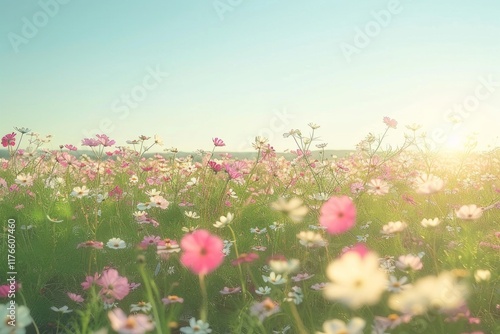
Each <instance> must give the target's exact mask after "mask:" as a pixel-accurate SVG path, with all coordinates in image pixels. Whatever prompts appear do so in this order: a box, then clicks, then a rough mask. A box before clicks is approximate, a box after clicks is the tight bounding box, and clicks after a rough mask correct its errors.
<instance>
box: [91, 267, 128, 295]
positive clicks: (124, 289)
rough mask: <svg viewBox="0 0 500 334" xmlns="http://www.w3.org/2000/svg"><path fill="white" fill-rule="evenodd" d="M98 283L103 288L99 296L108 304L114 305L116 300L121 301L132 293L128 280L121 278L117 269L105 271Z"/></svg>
mask: <svg viewBox="0 0 500 334" xmlns="http://www.w3.org/2000/svg"><path fill="white" fill-rule="evenodd" d="M96 283H97V285H99V286H101V287H102V289H101V291H100V292H99V294H100V295H101V296H102V298H103V300H104V302H106V303H113V302H114V301H115V299H118V300H121V299H123V298H124V297H125V296H126V295H128V293H129V291H130V287H129V285H128V279H127V278H126V277H122V276H120V275H119V274H118V271H117V270H116V269H108V270H106V271H104V272H103V273H102V275H101V277H100V278H99V279H98V280H97V281H96Z"/></svg>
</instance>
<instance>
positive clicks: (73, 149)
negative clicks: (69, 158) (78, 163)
mask: <svg viewBox="0 0 500 334" xmlns="http://www.w3.org/2000/svg"><path fill="white" fill-rule="evenodd" d="M64 147H66V148H67V149H68V150H70V151H76V150H77V148H76V147H75V146H73V145H71V144H66V145H64Z"/></svg>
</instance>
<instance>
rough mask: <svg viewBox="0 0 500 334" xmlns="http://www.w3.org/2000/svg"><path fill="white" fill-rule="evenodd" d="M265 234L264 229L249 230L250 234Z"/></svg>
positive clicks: (265, 230)
mask: <svg viewBox="0 0 500 334" xmlns="http://www.w3.org/2000/svg"><path fill="white" fill-rule="evenodd" d="M266 232H267V229H266V228H265V227H264V228H263V229H262V230H261V229H260V228H258V227H255V228H253V227H252V228H250V233H255V234H264V233H266Z"/></svg>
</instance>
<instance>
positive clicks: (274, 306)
mask: <svg viewBox="0 0 500 334" xmlns="http://www.w3.org/2000/svg"><path fill="white" fill-rule="evenodd" d="M279 311H280V307H279V305H278V303H276V302H275V301H273V300H272V299H270V298H266V299H264V300H263V301H261V302H260V303H258V302H254V304H253V305H252V307H250V314H251V315H253V316H255V317H257V318H258V319H259V321H261V322H262V321H264V319H266V318H267V317H269V316H271V315H273V314H275V313H278V312H279Z"/></svg>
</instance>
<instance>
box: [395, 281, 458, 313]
mask: <svg viewBox="0 0 500 334" xmlns="http://www.w3.org/2000/svg"><path fill="white" fill-rule="evenodd" d="M467 295H468V288H467V285H465V283H464V282H461V281H459V280H458V278H457V277H456V276H455V275H454V274H452V273H451V272H442V273H440V274H439V275H438V276H426V277H424V278H421V279H419V280H418V281H417V282H415V284H414V285H413V286H412V287H410V288H409V289H405V290H403V291H402V292H401V293H398V294H393V295H391V296H390V297H389V301H388V305H389V307H390V308H392V309H393V310H396V311H398V312H401V313H403V314H409V315H420V314H424V313H426V312H427V311H428V310H433V311H442V312H448V311H452V310H455V309H457V308H458V307H460V306H462V305H465V302H466V297H467Z"/></svg>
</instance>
